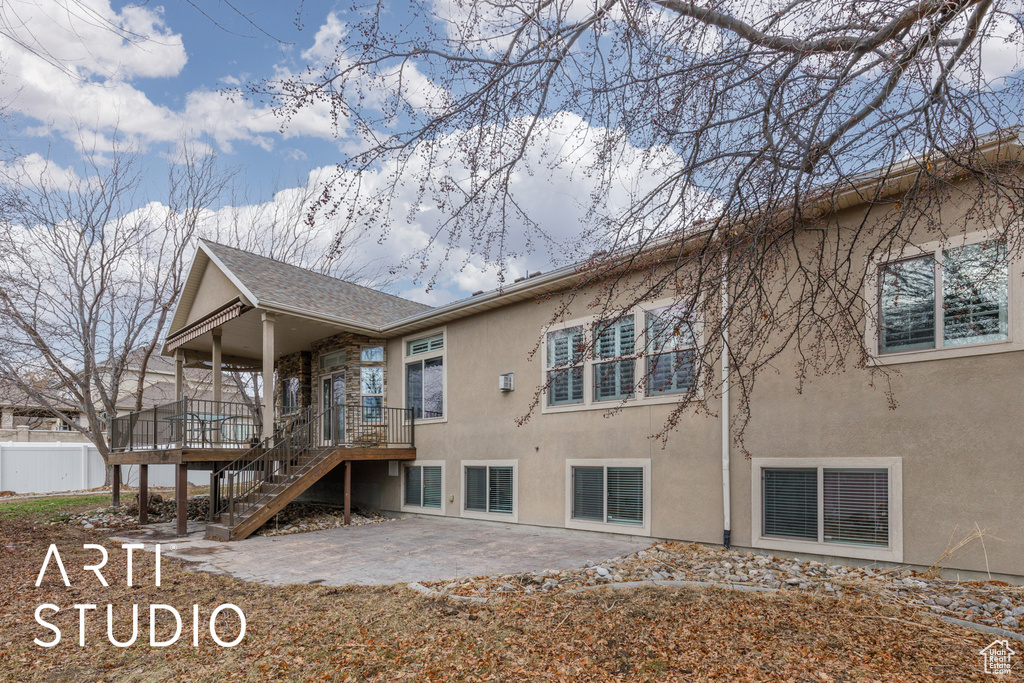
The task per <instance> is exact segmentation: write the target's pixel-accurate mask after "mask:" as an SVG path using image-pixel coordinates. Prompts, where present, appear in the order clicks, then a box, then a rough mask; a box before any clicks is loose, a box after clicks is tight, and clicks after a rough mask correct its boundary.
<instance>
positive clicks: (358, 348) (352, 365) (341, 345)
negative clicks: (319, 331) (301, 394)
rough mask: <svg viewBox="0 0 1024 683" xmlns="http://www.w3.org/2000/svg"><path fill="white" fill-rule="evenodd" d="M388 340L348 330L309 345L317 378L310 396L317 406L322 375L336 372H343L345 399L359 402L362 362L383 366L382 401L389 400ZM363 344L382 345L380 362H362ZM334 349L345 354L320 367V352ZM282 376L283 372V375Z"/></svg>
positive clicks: (321, 353) (323, 352) (385, 402)
mask: <svg viewBox="0 0 1024 683" xmlns="http://www.w3.org/2000/svg"><path fill="white" fill-rule="evenodd" d="M386 342H387V340H386V339H383V338H379V337H367V336H364V335H361V334H353V333H351V332H343V333H341V334H336V335H334V336H333V337H326V338H324V339H320V340H317V341H315V342H313V343H312V344H311V345H310V348H311V349H312V364H313V376H314V377H315V378H316V381H314V382H313V390H312V400H313V402H314V404H315V405H316V406H317V408H318V409H322V407H323V403H321V401H320V389H321V387H322V385H323V377H324V376H325V375H331V374H334V373H335V372H342V371H344V372H345V401H346V402H347V403H352V404H358V403H359V396H360V393H359V369H360V368H362V367H363V366H367V367H384V368H385V370H384V373H383V375H384V383H383V384H384V386H383V387H382V389H383V392H384V405H387V404H388V373H387V369H386V367H387V360H388V347H387V343H386ZM364 346H380V347H381V348H382V349H383V352H384V356H383V360H381V361H380V362H363V360H362V351H363V347H364ZM337 351H344V352H345V355H344V356H343V360H342V362H341V363H339V364H337V365H332V366H330V367H327V368H321V367H320V356H326V355H328V354H331V353H335V352H337ZM282 376H283V375H282Z"/></svg>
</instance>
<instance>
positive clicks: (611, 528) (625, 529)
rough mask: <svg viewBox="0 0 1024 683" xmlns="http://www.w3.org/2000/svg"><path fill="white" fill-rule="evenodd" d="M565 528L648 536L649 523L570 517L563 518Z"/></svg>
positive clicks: (649, 530) (649, 532)
mask: <svg viewBox="0 0 1024 683" xmlns="http://www.w3.org/2000/svg"><path fill="white" fill-rule="evenodd" d="M565 528H566V529H579V530H581V531H601V532H604V533H606V534H623V535H626V536H650V535H651V526H650V524H649V523H647V524H644V525H643V526H639V525H633V524H615V523H609V522H589V521H587V520H583V519H574V518H572V517H570V518H569V519H567V520H565Z"/></svg>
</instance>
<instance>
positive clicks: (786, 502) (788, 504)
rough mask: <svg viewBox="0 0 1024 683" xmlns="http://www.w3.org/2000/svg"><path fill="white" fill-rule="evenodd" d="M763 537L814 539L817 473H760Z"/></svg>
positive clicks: (816, 512) (812, 470)
mask: <svg viewBox="0 0 1024 683" xmlns="http://www.w3.org/2000/svg"><path fill="white" fill-rule="evenodd" d="M761 481H762V484H763V486H764V494H763V498H762V500H763V501H764V515H763V517H762V519H763V521H764V530H763V533H764V535H765V536H784V537H786V538H803V539H807V540H811V541H817V540H818V470H817V469H795V468H794V469H777V470H767V469H766V470H761Z"/></svg>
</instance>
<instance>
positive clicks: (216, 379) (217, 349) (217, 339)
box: [213, 328, 221, 403]
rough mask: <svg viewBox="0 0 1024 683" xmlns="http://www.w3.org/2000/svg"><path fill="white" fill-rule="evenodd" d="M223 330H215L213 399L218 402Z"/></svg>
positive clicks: (219, 398) (219, 399) (219, 396)
mask: <svg viewBox="0 0 1024 683" xmlns="http://www.w3.org/2000/svg"><path fill="white" fill-rule="evenodd" d="M220 341H221V331H220V329H219V328H218V329H216V330H214V331H213V400H214V401H216V402H217V403H220V401H221V378H220V373H221V368H220V366H221V351H220V349H221V346H220Z"/></svg>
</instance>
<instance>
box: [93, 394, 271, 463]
mask: <svg viewBox="0 0 1024 683" xmlns="http://www.w3.org/2000/svg"><path fill="white" fill-rule="evenodd" d="M262 425H263V420H262V417H261V415H260V411H259V409H258V408H254V407H253V406H252V405H251V404H248V403H232V402H229V401H208V400H205V399H196V398H183V399H181V400H179V401H175V402H173V403H168V404H166V405H162V406H156V407H154V408H149V409H147V410H141V411H139V412H137V413H131V414H130V415H122V416H120V417H115V418H114V419H113V420H111V421H110V448H111V450H114V451H139V450H160V449H164V448H243V447H244V448H248V447H251V446H252V445H253V444H254V443H256V442H257V441H258V440H259V437H260V432H261V431H262Z"/></svg>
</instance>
